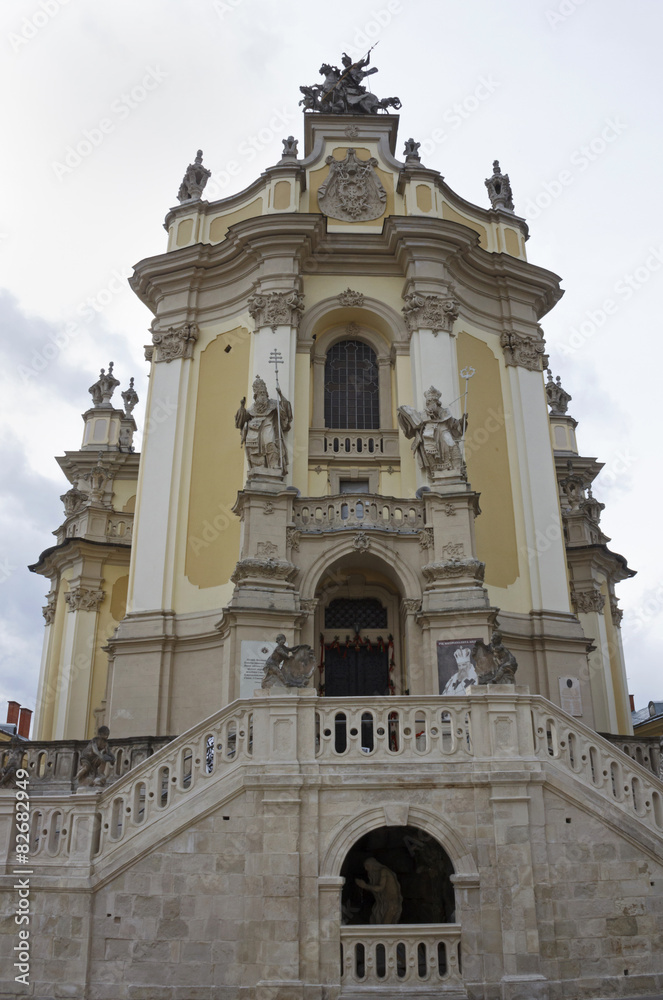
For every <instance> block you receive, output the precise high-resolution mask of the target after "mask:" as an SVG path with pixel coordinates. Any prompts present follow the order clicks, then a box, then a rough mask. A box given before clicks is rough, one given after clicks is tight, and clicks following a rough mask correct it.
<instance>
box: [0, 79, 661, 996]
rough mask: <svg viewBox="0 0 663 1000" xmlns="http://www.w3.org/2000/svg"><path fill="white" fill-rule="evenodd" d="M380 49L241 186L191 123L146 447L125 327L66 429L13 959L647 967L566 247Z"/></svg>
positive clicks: (270, 983)
mask: <svg viewBox="0 0 663 1000" xmlns="http://www.w3.org/2000/svg"><path fill="white" fill-rule="evenodd" d="M365 65H366V64H365V63H360V64H357V65H355V66H352V65H349V66H346V67H344V70H342V71H341V70H336V69H335V67H330V66H323V70H324V73H323V75H324V77H325V83H324V85H323V86H322V87H305V88H302V91H303V94H304V100H303V103H304V106H305V113H304V149H303V155H300V154H299V150H298V143H297V141H296V140H294V139H293V138H292V137H289V138H288V139H286V140H284V152H283V156H282V159H281V160H280V162H278V163H277V164H275V165H274V166H272V167H269V168H268V169H267V170H266V171H265V172H264V173H263V174H262V175H261V176H260V177H259V178H258V179H257V180H256V181H255V182H254V183H253V184H251V185H250V186H249V187H248V188H246V189H245V190H244V191H241V192H239V193H238V194H236V195H233V196H231V197H229V198H225V199H223V200H221V201H216V202H207V201H205V200H204V199H203V197H202V195H203V192H204V187H205V183H206V180H207V177H208V176H209V171H208V170H207V169H206V168H205V167H204V166H203V163H202V155H201V154H199V155H198V156H197V157H196V159H195V162H194V163H193V164H191V165H190V167H189V168H188V170H187V172H186V174H185V177H184V180H183V182H182V186H181V188H180V191H179V195H178V202H179V204H178V205H177V207H175V208H173V209H171V210H170V211H169V212H168V215H167V216H166V222H165V226H166V229H167V232H168V242H167V247H166V250H165V252H164V253H163V254H161V255H159V256H156V257H151V258H149V259H146V260H142V261H141V262H140V263H139V264H138V265H137V266H136V268H135V271H134V275H133V277H132V279H131V285H132V287H133V289H134V291H135V293H136V294H137V295H138V296H139V298H140V299H141V301H143V302H144V303H145V304H146V305H147V307H148V308H149V309H150V310H151V312H152V314H153V316H154V319H153V322H152V326H151V339H150V343H149V344H148V345H147V347H146V350H145V354H146V359H147V361H148V362H149V364H150V382H149V393H148V399H147V402H146V419H145V431H144V434H143V438H142V443H141V446H140V454H138V453H137V452H136V451H135V450H134V447H135V446H134V432H135V423H134V418H133V415H132V412H133V409H134V407H135V406H136V405H137V402H138V400H137V396H136V393H135V391H134V389H133V383H131V384H130V385H129V386H128V388H127V389H125V391H124V392H122V394H121V397H122V400H123V407H122V408H119V407H117V406H116V403H115V401H114V398H113V397H114V393H115V391H116V389H117V387H118V386H119V382H118V380H117V379H116V378H115V374H114V372H113V370H112V366H110V367H109V369H108V371H106V370H105V369H104V370H102V373H101V375H100V377H99V379H98V380H97V382H95V383H94V385H93V386H92V387H91V389H90V393H91V396H92V406H91V407H90V408H89V409H88V410H87V411H86V412H85V413H84V415H83V416H84V436H83V442H82V445H81V448H80V449H79V450H78V451H71V452H66V454H65V456H63V457H62V458H60V459H59V460H58V461H59V462H60V465H61V467H62V469H63V472H64V473H65V475H66V476H67V478H68V480H69V483H70V488H69V490H68V492H66V493H65V494H63V498H62V499H63V504H64V508H65V517H64V520H63V523H62V525H61V526H60V527H59V528H58V531H57V537H56V544H55V545H54V546H52V547H51V548H49V549H47V550H46V551H45V552H44V553H42V555H41V556H40V558H39V560H38V562H37V563H35V564H34V566H32V567H31V569H32V570H33V571H35V572H38V573H41V574H42V575H44V576H45V577H47V578H48V579H49V580H50V584H51V589H50V592H49V595H48V599H47V604H46V607H45V609H44V617H45V621H46V638H45V644H44V656H43V663H42V672H41V679H40V694H39V698H38V704H39V712H38V717H37V720H36V737H35V743H34V744H33V745H32V746H31V747H30V748H29V750H28V751H26V752H25V753H24V755H23V757H21V758H20V759H19V758H16V761H15V764H16V765H17V766H15V767H14V772H15V773H14V772H12V774H13V775H14V776H13V779H12V774H9V772H8V775H9V776H8V780H7V782H6V784H7V788H6V790H5V791H4V792H2V793H1V797H0V807H2V810H3V811H2V813H1V815H2V817H3V819H2V821H3V824H4V827H3V828H4V830H5V832H6V835H7V843H8V848H7V851H8V853H7V867H6V869H5V870H6V873H7V874H6V877H5V879H4V883H5V889H6V892H7V898H11V896H12V893H14V892H15V891H16V890H15V889H14V888H13V885H14V883H13V882H12V878H14V875H13V872H14V868H13V867H12V863H13V860H14V857H15V842H14V838H15V836H16V835H17V834H16V824H15V822H14V820H13V819H12V816H13V815H14V814H13V813H12V799H11V794H12V787H16V782H17V781H20V780H21V778H20V775H21V774H26V775H27V776H28V779H29V780H28V786H29V791H30V798H31V805H32V810H33V820H32V825H31V828H30V834H29V837H30V841H29V848H30V864H31V875H30V879H31V906H32V909H31V911H30V923H29V927H30V931H31V935H32V938H31V941H32V950H31V953H30V963H29V964H30V971H29V975H30V983H31V984H32V992H31V993H30V994H29V995H31V996H34V997H39V998H44V1000H45V998H47V997H48V998H50V997H54V996H68V997H77V998H81V1000H142V998H148V997H149V998H150V1000H194V998H195V1000H213V998H220V997H224V998H228V1000H231V998H232V1000H235V998H246V1000H254V998H255V1000H295V998H297V1000H300V998H301V1000H336V998H352V1000H355V998H358V997H363V996H366V997H367V996H369V995H370V996H374V997H384V998H388V997H389V998H390V997H393V996H399V997H400V996H413V997H414V996H416V997H428V998H432V997H450V998H460V997H469V998H472V1000H479V998H481V1000H493V998H495V1000H496V998H504V1000H520V998H522V1000H529V998H550V1000H556V998H561V997H569V998H574V1000H575V998H577V997H579V996H583V997H594V998H597V1000H598V998H601V997H605V996H608V995H610V996H624V997H627V996H632V995H633V996H635V995H643V996H646V995H652V996H653V995H654V994H655V993H656V992H657V991H660V990H661V989H663V967H662V965H661V957H660V956H661V953H662V952H663V949H662V948H661V924H660V920H661V912H662V910H663V841H662V840H661V833H662V832H663V784H661V782H660V780H659V778H658V776H657V775H655V774H654V773H653V771H652V769H651V768H647V767H645V766H644V765H643V764H642V763H638V762H637V761H634V760H632V759H630V757H629V756H627V755H626V753H624V750H623V749H619V748H618V747H617V746H616V745H615V742H614V739H613V740H612V741H611V740H609V739H608V738H607V736H608V735H611V736H613V737H618V736H619V735H621V736H623V737H624V739H625V740H626V741H627V742H628V738H629V737H632V728H631V722H630V711H629V702H628V695H627V690H626V679H625V669H624V661H623V653H622V647H621V641H620V631H619V625H620V619H621V612H620V610H619V607H618V603H617V597H616V592H615V586H616V585H617V584H618V583H619V582H620V581H623V580H625V579H627V578H628V577H629V576H631V575H632V571H631V570H630V569H629V568H628V566H627V564H626V561H625V560H624V558H623V557H622V556H620V555H618V554H617V553H615V552H613V551H612V550H611V549H609V548H608V544H607V543H608V541H609V539H608V538H607V537H606V536H605V535H604V533H603V532H602V530H601V527H600V517H601V511H602V508H603V505H602V504H601V503H600V502H599V501H598V500H597V499H596V498H595V497H594V496H593V494H592V489H591V484H592V482H593V480H594V479H595V477H596V476H597V475H598V473H599V471H600V469H601V464H600V463H599V462H598V461H597V460H596V459H595V458H592V457H584V456H583V455H581V454H580V452H579V451H578V445H577V441H576V436H575V431H576V426H577V424H576V421H575V420H574V419H573V417H572V416H571V415H570V414H569V412H568V407H569V401H570V399H571V397H570V395H569V393H568V392H567V391H566V390H565V389H564V388H563V387H562V385H561V383H560V381H559V379H557V380H555V379H554V378H553V376H552V374H551V373H550V371H549V370H548V359H547V356H546V353H545V342H544V339H543V334H542V330H541V327H540V325H539V324H540V322H541V321H542V319H543V318H544V316H545V315H546V314H547V312H548V311H549V310H550V309H551V308H552V307H553V306H554V305H555V303H556V302H557V301H558V299H559V298H560V296H561V294H562V293H561V290H560V287H559V278H558V277H557V276H556V275H555V274H553V273H551V272H550V271H547V270H544V269H542V268H540V267H537V266H536V265H535V264H532V263H530V262H528V260H527V257H526V241H527V237H528V231H527V226H526V224H525V222H524V220H523V219H521V218H519V217H518V215H517V214H516V213H515V211H514V206H513V199H512V194H511V187H510V183H509V178H508V176H507V175H505V174H502V172H501V170H500V167H499V164H498V163H497V162H495V164H494V166H493V173H492V175H491V176H490V177H489V178H488V179H487V180H486V187H487V202H488V204H489V206H490V207H485V208H484V207H479V206H476V205H473V204H470V203H469V202H467V201H465V200H464V199H463V198H462V197H460V196H459V195H457V194H456V193H455V192H453V191H452V190H451V189H450V188H449V187H448V185H447V184H446V183H445V182H444V179H443V178H442V177H441V175H440V174H439V173H438V172H437V171H435V170H431V169H429V168H427V167H425V166H424V164H423V163H422V162H421V159H420V157H419V154H418V144H417V143H416V142H414V141H413V140H412V139H410V140H408V141H407V142H406V143H405V151H404V153H403V154H402V157H403V158H402V159H398V157H397V154H396V149H397V129H398V123H399V120H398V117H397V116H395V115H393V114H391V113H389V112H390V111H391V110H392V109H394V108H398V106H399V102H397V98H388V99H386V100H385V101H377V99H376V98H375V97H374V95H371V94H368V93H367V91H366V88H365V87H364V86H363V85H362V79H363V78H364V77H365V76H366V75H368V73H370V72H371V71H370V70H366V69H365ZM323 70H321V72H323ZM136 443H137V442H136ZM109 734H110V742H109V739H108V737H109ZM9 765H10V762H9V760H8V759H7V761H6V762H5V767H6V768H7V767H9ZM10 770H11V768H10ZM16 775H19V777H18V778H17V777H16ZM12 912H13V911H12ZM5 931H6V933H5V935H4V937H3V938H2V940H3V941H4V942H5V944H4V946H5V948H6V951H5V954H8V955H9V954H10V953H11V948H12V947H13V945H12V943H11V942H12V937H13V936H15V935H16V933H17V932H18V927H17V926H16V925H15V923H14V921H13V920H12V919H10V920H9V921H8V923H7V925H6V927H5ZM8 978H9V980H15V977H14V976H10V977H8ZM19 986H20V984H19ZM19 986H14V984H13V983H12V989H14V992H15V993H16V994H17V995H20V989H19ZM58 991H59V992H58ZM7 995H13V993H12V992H11V990H10V992H9V993H8V994H7Z"/></svg>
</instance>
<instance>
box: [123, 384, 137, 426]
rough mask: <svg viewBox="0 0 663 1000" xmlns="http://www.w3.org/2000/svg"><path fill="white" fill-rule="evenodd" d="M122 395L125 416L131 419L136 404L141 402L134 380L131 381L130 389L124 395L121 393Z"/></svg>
mask: <svg viewBox="0 0 663 1000" xmlns="http://www.w3.org/2000/svg"><path fill="white" fill-rule="evenodd" d="M120 395H121V396H122V399H123V400H124V415H125V417H130V416H131V414H132V412H133V408H134V406H135V405H136V403H138V402H139V400H138V393H137V392H136V390H135V389H134V380H133V378H130V379H129V388H128V389H125V390H124V392H123V393H120Z"/></svg>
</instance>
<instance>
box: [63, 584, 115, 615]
mask: <svg viewBox="0 0 663 1000" xmlns="http://www.w3.org/2000/svg"><path fill="white" fill-rule="evenodd" d="M105 596H106V595H105V593H104V591H103V590H97V589H95V588H94V587H73V588H72V590H70V591H69V593H68V594H65V595H64V599H65V601H66V602H67V605H68V609H69V611H96V610H97V608H98V607H99V605H100V604H101V602H102V601H103V599H104V597H105Z"/></svg>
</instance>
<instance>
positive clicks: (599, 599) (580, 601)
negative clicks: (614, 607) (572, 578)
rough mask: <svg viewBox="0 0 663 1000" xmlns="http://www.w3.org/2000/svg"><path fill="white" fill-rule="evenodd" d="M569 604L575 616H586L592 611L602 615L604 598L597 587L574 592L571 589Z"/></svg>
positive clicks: (573, 589)
mask: <svg viewBox="0 0 663 1000" xmlns="http://www.w3.org/2000/svg"><path fill="white" fill-rule="evenodd" d="M571 603H572V605H573V610H574V611H575V613H576V614H577V615H588V614H591V613H592V612H593V611H596V612H598V614H600V615H602V614H603V608H604V607H605V597H604V596H603V594H602V593H601V591H600V590H599V589H598V588H597V587H592V589H591V590H576V589H575V587H572V588H571Z"/></svg>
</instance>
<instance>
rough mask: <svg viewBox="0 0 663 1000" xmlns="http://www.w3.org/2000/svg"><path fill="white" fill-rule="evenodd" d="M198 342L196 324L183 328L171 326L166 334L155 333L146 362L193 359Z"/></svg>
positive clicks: (147, 350)
mask: <svg viewBox="0 0 663 1000" xmlns="http://www.w3.org/2000/svg"><path fill="white" fill-rule="evenodd" d="M197 340H198V326H197V325H196V323H184V325H183V326H180V327H178V328H177V329H175V327H173V326H171V327H170V328H169V329H168V330H167V331H166V333H153V334H152V346H151V347H150V346H148V347H146V348H145V359H146V361H152V360H154V361H155V362H158V361H166V362H170V361H175V360H176V358H182V359H187V358H192V357H193V348H194V344H195V343H196V341H197Z"/></svg>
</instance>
